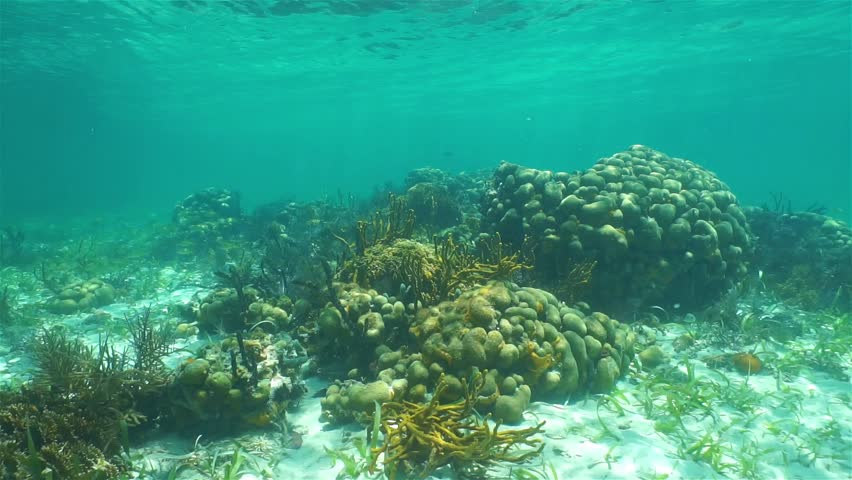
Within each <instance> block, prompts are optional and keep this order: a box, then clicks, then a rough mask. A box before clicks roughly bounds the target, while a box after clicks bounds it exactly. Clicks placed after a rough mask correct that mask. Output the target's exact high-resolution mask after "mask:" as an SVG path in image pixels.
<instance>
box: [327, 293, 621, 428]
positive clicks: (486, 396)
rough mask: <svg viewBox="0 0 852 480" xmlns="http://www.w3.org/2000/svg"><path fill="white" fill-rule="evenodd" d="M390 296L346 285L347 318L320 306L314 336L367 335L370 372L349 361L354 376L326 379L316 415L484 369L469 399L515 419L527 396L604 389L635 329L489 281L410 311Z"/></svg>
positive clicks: (345, 413)
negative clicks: (477, 398)
mask: <svg viewBox="0 0 852 480" xmlns="http://www.w3.org/2000/svg"><path fill="white" fill-rule="evenodd" d="M394 300H395V299H393V298H386V297H384V296H382V295H377V294H375V291H372V292H371V291H364V290H362V289H357V288H355V289H350V290H348V291H347V292H346V293H344V295H342V296H341V305H342V307H343V309H344V312H346V314H347V315H349V314H350V312H353V313H352V314H351V318H348V319H344V318H342V316H341V315H340V314H339V313H336V308H335V307H328V308H326V310H324V311H323V313H321V315H320V320H319V326H320V330H321V331H322V332H323V333H324V335H323V336H324V337H326V338H327V337H328V336H329V335H331V336H335V337H338V338H356V337H359V336H360V338H364V339H365V340H367V341H368V343H370V342H371V343H372V345H373V350H372V353H373V355H372V358H370V359H368V360H369V363H370V367H371V369H372V371H373V372H374V373H373V372H371V373H370V377H374V378H375V380H373V381H366V380H369V379H368V378H364V374H365V373H366V372H363V371H353V372H350V377H355V378H350V379H349V380H346V381H343V382H337V383H336V384H335V385H333V386H331V387H330V388H329V389H328V392H327V395H326V397H325V398H324V399H323V401H322V403H323V408H324V418H325V419H326V420H328V421H334V422H339V421H347V420H349V419H351V418H358V417H359V415H364V414H369V413H370V412H371V411H372V408H373V405H374V402H379V403H383V402H386V401H389V400H391V399H394V400H396V401H398V400H400V399H402V400H409V401H415V402H416V401H422V400H423V399H424V398H425V397H426V394H427V392H429V391H432V390H433V389H434V387H435V385H436V384H437V383H438V381H439V380H440V379H443V380H442V381H443V382H445V383H446V385H447V388H446V389H445V390H444V392H443V395H444V396H445V397H446V398H445V400H448V401H453V400H456V399H458V397H459V396H460V395H461V394H462V391H463V387H462V385H463V384H464V383H465V382H466V381H467V379H468V378H470V377H471V375H473V374H475V373H476V372H486V373H485V385H484V386H483V388H482V389H481V392H480V401H479V408H481V409H482V410H483V411H493V413H494V416H495V417H496V418H498V419H500V420H503V421H505V422H508V423H513V422H518V421H520V419H521V415H522V414H523V411H524V410H525V409H526V407H527V405H528V404H529V402H530V401H531V400H532V399H533V398H540V399H557V400H559V401H564V400H565V399H567V398H568V397H569V396H570V395H572V394H575V393H577V392H581V391H591V392H606V391H608V390H610V389H611V388H612V386H613V385H614V383H615V381H616V380H617V379H618V378H619V377H620V376H621V375H622V374H624V373H625V372H626V370H627V367H628V365H629V363H630V361H631V360H632V358H633V353H634V352H633V345H634V342H635V337H634V334H633V333H632V331H631V330H630V329H629V328H628V327H627V326H626V325H624V324H621V323H620V322H618V321H617V320H615V319H612V318H610V317H608V316H607V315H605V314H603V313H600V312H591V311H590V310H589V308H588V306H587V305H582V304H581V305H578V306H576V307H574V308H572V307H569V306H567V305H565V304H564V303H562V302H560V301H558V300H557V299H556V297H554V296H553V295H552V294H550V293H549V292H546V291H544V290H539V289H535V288H528V287H518V286H516V285H514V284H511V283H508V282H491V283H489V284H488V285H486V286H483V287H478V288H474V289H472V290H469V291H466V292H464V293H462V294H461V295H460V296H459V297H458V298H456V299H455V300H453V301H446V302H443V303H441V304H439V305H437V306H435V307H430V308H421V309H419V310H417V311H416V312H414V311H413V309H412V308H406V307H405V306H404V305H403V304H402V303H401V302H399V301H398V300H397V301H394ZM360 348H361V349H362V350H363V345H361V347H360ZM362 363H363V362H362ZM356 364H357V362H356ZM358 377H360V378H361V379H363V380H365V381H361V380H359V379H356V378H358Z"/></svg>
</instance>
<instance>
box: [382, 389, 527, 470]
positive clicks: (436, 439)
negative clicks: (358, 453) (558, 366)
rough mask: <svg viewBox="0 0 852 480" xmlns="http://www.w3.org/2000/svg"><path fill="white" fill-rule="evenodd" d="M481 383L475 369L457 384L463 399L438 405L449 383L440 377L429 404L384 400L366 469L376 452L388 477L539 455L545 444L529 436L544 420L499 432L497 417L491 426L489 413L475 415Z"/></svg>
mask: <svg viewBox="0 0 852 480" xmlns="http://www.w3.org/2000/svg"><path fill="white" fill-rule="evenodd" d="M484 385H485V376H484V375H482V374H479V373H477V374H475V375H474V377H473V378H472V379H471V381H470V383H469V384H464V383H462V388H463V395H462V400H460V401H458V402H455V403H449V404H443V403H441V398H443V397H444V393H445V391H446V390H447V388H448V384H447V382H446V380H445V379H444V378H443V377H442V378H441V380H440V381H439V383H438V386H437V387H436V388H435V393H434V395H433V396H432V400H431V401H430V402H429V403H426V404H418V403H412V402H407V401H403V402H393V401H391V402H386V403H384V404H383V405H382V410H381V416H382V419H381V430H382V432H383V433H384V435H385V439H384V443H383V444H382V445H381V446H379V447H377V448H375V449H374V450H373V456H372V458H373V460H372V461H373V464H372V465H371V469H373V470H374V469H375V467H376V464H377V462H378V457H379V454H382V455H383V460H382V462H383V467H384V471H385V473H386V474H387V476H388V477H389V478H390V479H391V480H393V479H395V478H396V477H397V475H398V474H403V475H407V474H409V473H414V474H415V475H417V476H419V477H421V478H425V477H426V476H428V475H429V473H430V472H432V471H434V470H435V469H437V468H440V467H442V466H445V465H450V466H452V467H453V469H455V470H464V469H469V468H471V467H476V466H479V467H487V466H489V465H492V464H495V463H499V462H509V463H522V462H524V461H526V460H529V459H531V458H534V457H536V456H537V455H539V454H540V453H541V451H542V449H543V448H544V444H543V443H542V441H541V439H539V438H534V436H535V435H537V434H539V433H541V432H542V427H543V426H544V422H541V423H539V424H538V425H536V426H534V427H528V428H522V429H514V430H503V431H500V430H499V429H500V422H499V421H498V422H495V423H494V424H493V426H492V425H490V424H489V417H485V418H484V419H482V420H480V419H479V418H478V417H477V416H476V414H475V412H474V407H475V406H476V403H477V401H478V399H479V394H480V392H481V391H482V388H483V386H484ZM522 446H527V447H530V448H527V449H522V448H521V447H522ZM406 478H407V477H406Z"/></svg>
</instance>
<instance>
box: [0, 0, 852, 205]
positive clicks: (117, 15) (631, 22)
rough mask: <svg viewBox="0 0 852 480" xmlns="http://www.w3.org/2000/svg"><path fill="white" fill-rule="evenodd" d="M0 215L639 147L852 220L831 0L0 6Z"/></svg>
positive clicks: (846, 103)
mask: <svg viewBox="0 0 852 480" xmlns="http://www.w3.org/2000/svg"><path fill="white" fill-rule="evenodd" d="M0 61H1V62H2V70H1V71H0V87H2V88H0V109H2V110H0V121H2V124H0V127H2V130H0V155H2V157H0V162H2V164H0V215H2V216H7V217H15V216H20V215H27V216H29V215H45V216H49V215H67V214H98V213H103V212H115V211H125V212H126V211H137V210H139V211H146V212H149V211H150V212H164V211H165V212H167V211H168V210H169V209H170V207H171V206H172V205H174V202H175V201H177V200H178V199H180V198H183V197H184V196H186V195H187V194H189V193H191V192H193V191H196V190H198V189H200V188H203V187H207V186H210V185H219V186H224V187H228V188H234V189H237V190H240V191H241V192H242V193H243V195H244V197H245V200H246V202H245V203H246V205H248V206H251V205H252V204H257V203H262V202H266V201H270V200H273V199H276V198H279V197H287V198H295V199H307V198H317V197H318V196H320V195H322V194H324V193H332V194H333V193H335V192H336V191H337V190H338V189H340V190H343V191H351V192H368V191H370V190H371V189H372V188H373V186H375V185H381V184H382V183H384V182H386V181H395V182H399V181H401V179H402V178H403V177H404V174H405V172H407V171H409V170H410V169H412V168H416V167H421V166H434V167H439V168H445V169H449V170H475V169H493V168H494V167H495V166H496V165H497V164H498V162H499V161H500V160H504V159H505V160H508V161H512V162H515V163H520V164H524V165H528V166H531V167H535V168H548V169H554V170H568V171H570V170H574V169H582V168H586V167H587V166H589V165H591V164H592V163H593V162H594V161H595V160H597V159H598V158H599V157H602V156H607V155H610V154H612V153H614V152H616V151H620V150H622V149H624V148H625V147H627V146H628V145H631V144H636V143H641V144H647V145H650V146H652V147H654V148H657V149H659V150H662V151H665V152H667V153H669V154H671V155H677V156H681V157H685V158H689V159H692V160H694V161H696V162H697V163H699V164H702V165H704V166H706V167H707V168H709V169H711V170H713V171H715V172H716V173H717V174H719V176H720V177H721V178H722V179H723V180H725V181H726V182H727V183H728V184H729V185H730V186H731V188H732V189H733V191H734V192H735V193H736V194H737V195H738V196H739V197H740V199H741V201H743V203H746V204H761V203H764V202H767V201H768V202H771V197H770V192H776V193H777V192H783V193H784V194H785V195H786V196H787V197H788V198H790V199H791V200H792V201H793V203H794V207H798V208H805V207H807V206H808V205H810V204H812V203H819V204H822V205H824V206H826V207H828V211H829V213H831V214H832V215H835V216H839V217H841V218H848V216H849V205H850V181H852V174H850V3H849V2H847V1H822V2H818V1H813V2H811V1H789V2H787V1H762V0H756V1H745V2H736V1H718V0H717V1H706V2H686V1H668V2H667V1H647V2H645V1H613V2H545V1H493V2H492V1H457V0H444V1H429V2H426V1H422V2H415V1H410V2H408V1H393V0H355V1H346V2H343V1H339V2H337V1H331V2H298V1H286V0H281V1H272V0H269V1H262V0H258V1H250V0H243V1H233V2H205V1H200V0H195V1H194V0H186V1H174V2H160V1H142V0H132V1H107V2H72V1H45V2H39V1H35V2H33V1H26V2H18V1H10V0H3V1H2V2H0Z"/></svg>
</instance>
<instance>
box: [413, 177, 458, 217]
mask: <svg viewBox="0 0 852 480" xmlns="http://www.w3.org/2000/svg"><path fill="white" fill-rule="evenodd" d="M405 198H406V200H407V203H408V206H409V207H410V208H411V209H412V210H413V211H414V214H415V215H416V216H417V221H418V223H420V224H421V225H423V224H425V225H432V226H435V227H438V228H446V227H449V226H452V225H456V224H458V222H459V220H461V210H460V209H459V205H458V203H457V202H456V201H455V199H454V198H453V197H452V196H451V195H450V191H449V190H448V189H447V187H445V186H443V185H441V184H438V183H431V182H420V183H416V184H414V185H412V186H411V187H410V188H409V189H408V191H407V192H406V193H405Z"/></svg>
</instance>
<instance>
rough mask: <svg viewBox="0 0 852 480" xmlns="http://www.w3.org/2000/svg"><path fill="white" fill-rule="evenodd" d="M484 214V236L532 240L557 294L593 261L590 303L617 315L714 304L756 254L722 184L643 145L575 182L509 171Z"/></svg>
mask: <svg viewBox="0 0 852 480" xmlns="http://www.w3.org/2000/svg"><path fill="white" fill-rule="evenodd" d="M482 208H483V215H484V218H483V222H484V224H483V226H484V227H485V228H486V229H488V230H491V231H496V232H499V233H501V234H502V236H503V238H504V239H505V240H506V241H508V242H511V243H513V244H515V245H520V244H522V242H524V241H525V239H526V238H527V237H529V239H530V240H531V241H532V245H533V246H534V251H535V258H536V269H535V271H534V273H535V275H536V276H537V278H539V279H540V280H542V281H545V282H550V283H554V284H557V285H558V284H559V282H560V281H562V280H564V279H565V278H567V277H568V274H569V272H570V271H572V270H573V269H574V268H576V266H577V265H579V264H583V263H587V262H594V268H593V271H592V273H591V285H590V288H589V289H588V298H584V299H583V300H587V301H589V302H590V303H592V305H594V306H595V308H599V309H603V310H605V311H607V312H610V313H620V312H624V311H629V310H632V309H635V308H636V307H638V306H642V305H651V304H665V305H672V304H680V305H684V306H686V305H701V304H706V303H709V302H712V301H713V300H715V299H716V298H718V296H719V295H720V294H722V293H723V292H724V291H726V290H727V289H728V288H729V287H730V286H731V285H732V284H733V283H735V282H736V281H737V280H739V279H740V278H742V277H743V275H744V274H745V273H746V261H747V259H748V258H749V256H750V254H751V253H752V250H753V239H752V235H751V233H750V230H749V226H748V223H747V221H746V217H745V215H744V213H743V211H742V210H741V209H740V207H739V206H738V205H737V200H736V197H735V196H734V195H733V194H732V193H731V192H730V190H729V189H728V187H727V186H726V185H725V184H724V183H722V182H721V181H720V180H719V179H718V178H717V177H716V176H715V175H714V174H712V173H711V172H709V171H707V170H705V169H703V168H701V167H700V166H698V165H696V164H695V163H693V162H690V161H689V160H683V159H679V158H671V157H669V156H667V155H665V154H663V153H661V152H658V151H656V150H653V149H650V148H648V147H644V146H641V145H634V146H632V147H630V148H629V149H628V150H626V151H624V152H620V153H617V154H615V155H613V156H611V157H609V158H604V159H601V160H600V161H598V162H597V163H596V164H595V165H594V166H593V167H592V168H590V169H588V170H586V171H584V172H579V173H574V174H570V173H565V172H559V173H553V172H550V171H541V170H535V169H531V168H525V167H521V166H519V165H515V164H511V163H503V164H502V165H501V166H500V167H499V168H498V169H497V171H496V173H495V176H494V181H493V188H492V189H491V190H489V192H488V193H487V194H486V196H485V198H484V200H483V204H482ZM557 288H558V287H557Z"/></svg>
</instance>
